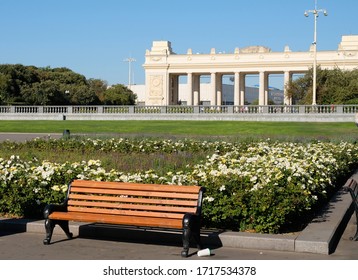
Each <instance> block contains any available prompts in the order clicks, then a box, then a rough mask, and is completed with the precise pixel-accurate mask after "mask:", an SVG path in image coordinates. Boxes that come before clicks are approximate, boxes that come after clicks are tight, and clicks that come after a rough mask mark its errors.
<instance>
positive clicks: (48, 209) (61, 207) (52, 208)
mask: <svg viewBox="0 0 358 280" xmlns="http://www.w3.org/2000/svg"><path fill="white" fill-rule="evenodd" d="M57 211H58V212H67V203H63V204H48V205H46V206H45V209H44V212H43V213H44V218H45V219H48V216H49V215H51V213H53V212H57Z"/></svg>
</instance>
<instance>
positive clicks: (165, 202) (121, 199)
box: [69, 193, 198, 207]
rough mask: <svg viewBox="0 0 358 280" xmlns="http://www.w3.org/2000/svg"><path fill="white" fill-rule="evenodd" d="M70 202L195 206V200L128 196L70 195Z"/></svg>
mask: <svg viewBox="0 0 358 280" xmlns="http://www.w3.org/2000/svg"><path fill="white" fill-rule="evenodd" d="M69 198H70V200H71V199H76V200H85V201H86V200H88V201H113V202H127V203H138V204H140V203H145V204H155V205H182V206H195V207H196V206H197V204H198V202H197V200H183V199H181V200H179V199H152V198H132V197H128V196H103V195H98V196H97V195H82V194H72V193H71V194H70V195H69Z"/></svg>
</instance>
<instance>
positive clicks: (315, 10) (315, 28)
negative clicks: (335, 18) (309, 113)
mask: <svg viewBox="0 0 358 280" xmlns="http://www.w3.org/2000/svg"><path fill="white" fill-rule="evenodd" d="M309 13H312V14H313V16H314V33H313V43H312V44H313V89H312V105H316V90H317V18H318V15H319V13H323V14H324V15H325V16H327V15H328V14H327V11H326V10H322V9H320V10H319V9H317V0H315V8H314V10H308V11H305V16H306V17H308V14H309Z"/></svg>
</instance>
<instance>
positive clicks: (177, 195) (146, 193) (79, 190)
mask: <svg viewBox="0 0 358 280" xmlns="http://www.w3.org/2000/svg"><path fill="white" fill-rule="evenodd" d="M71 192H75V193H95V194H113V195H131V196H148V197H161V198H184V199H185V198H186V199H196V198H197V197H198V195H197V194H191V193H190V194H188V193H169V192H154V191H140V190H136V191H132V190H122V189H120V190H116V189H98V188H95V189H91V188H78V187H72V188H71Z"/></svg>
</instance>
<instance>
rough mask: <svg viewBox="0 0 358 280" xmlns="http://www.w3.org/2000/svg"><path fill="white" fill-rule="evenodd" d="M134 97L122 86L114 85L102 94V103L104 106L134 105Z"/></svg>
mask: <svg viewBox="0 0 358 280" xmlns="http://www.w3.org/2000/svg"><path fill="white" fill-rule="evenodd" d="M136 98H137V97H136V95H135V94H134V93H133V92H132V91H131V90H130V89H129V88H127V87H126V86H124V85H114V86H112V87H110V88H108V89H107V90H106V91H105V92H104V97H103V103H104V104H106V105H134V104H135V99H136Z"/></svg>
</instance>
